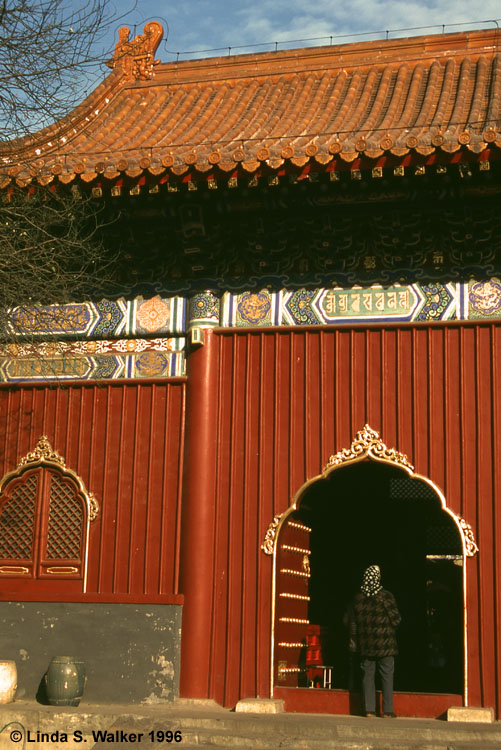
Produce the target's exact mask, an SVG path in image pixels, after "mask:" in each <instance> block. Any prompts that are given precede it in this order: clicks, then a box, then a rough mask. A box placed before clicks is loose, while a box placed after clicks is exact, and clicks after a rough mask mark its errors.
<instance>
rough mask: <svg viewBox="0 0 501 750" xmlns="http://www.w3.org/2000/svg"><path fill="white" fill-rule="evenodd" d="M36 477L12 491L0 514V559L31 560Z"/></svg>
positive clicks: (33, 476) (30, 477) (32, 476)
mask: <svg viewBox="0 0 501 750" xmlns="http://www.w3.org/2000/svg"><path fill="white" fill-rule="evenodd" d="M37 484H38V477H37V476H36V475H35V474H32V475H31V476H29V477H28V478H27V479H26V481H25V482H23V483H22V484H19V485H18V486H17V487H15V489H14V490H13V491H12V494H11V497H10V499H9V500H7V502H6V503H5V505H4V506H3V508H2V512H1V514H0V558H6V559H10V560H31V558H32V555H33V531H34V526H35V504H36V497H37Z"/></svg>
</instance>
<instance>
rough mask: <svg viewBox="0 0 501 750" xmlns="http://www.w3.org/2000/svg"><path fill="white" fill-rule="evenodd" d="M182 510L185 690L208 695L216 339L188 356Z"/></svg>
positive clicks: (207, 333)
mask: <svg viewBox="0 0 501 750" xmlns="http://www.w3.org/2000/svg"><path fill="white" fill-rule="evenodd" d="M187 374H188V383H187V392H186V423H185V424H186V433H185V453H184V471H183V494H182V511H181V559H180V592H181V593H182V594H184V606H183V626H182V636H181V679H180V695H181V697H185V698H208V697H210V696H209V663H210V658H209V657H210V647H211V640H212V639H211V618H212V592H213V588H214V585H213V569H214V519H215V484H216V444H215V440H216V435H215V432H214V427H215V425H216V422H217V340H216V338H215V336H214V335H213V332H212V330H210V329H205V330H204V344H203V345H202V346H199V347H198V348H197V349H194V350H193V351H192V352H191V353H190V354H189V356H188V363H187Z"/></svg>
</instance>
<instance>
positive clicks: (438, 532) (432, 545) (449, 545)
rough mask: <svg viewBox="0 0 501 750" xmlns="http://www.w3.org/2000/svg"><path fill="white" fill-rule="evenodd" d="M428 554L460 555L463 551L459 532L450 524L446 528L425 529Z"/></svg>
mask: <svg viewBox="0 0 501 750" xmlns="http://www.w3.org/2000/svg"><path fill="white" fill-rule="evenodd" d="M426 551H427V552H428V554H438V555H460V554H461V553H462V551H463V547H462V544H461V537H460V534H459V530H458V529H457V527H456V526H455V524H454V523H453V521H451V522H450V524H448V525H447V526H445V525H440V526H428V528H427V529H426Z"/></svg>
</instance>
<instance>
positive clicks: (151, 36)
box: [107, 21, 164, 81]
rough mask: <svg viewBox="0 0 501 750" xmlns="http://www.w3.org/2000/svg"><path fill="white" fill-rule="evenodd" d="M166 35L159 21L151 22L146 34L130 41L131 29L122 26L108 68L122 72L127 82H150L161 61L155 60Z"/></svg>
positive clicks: (147, 25) (146, 27)
mask: <svg viewBox="0 0 501 750" xmlns="http://www.w3.org/2000/svg"><path fill="white" fill-rule="evenodd" d="M163 34H164V30H163V26H162V25H161V24H160V23H158V22H157V21H150V23H147V24H146V26H145V27H144V34H138V35H137V36H136V37H135V38H134V39H133V40H132V41H130V29H129V28H128V27H127V26H122V28H121V29H119V31H118V42H117V45H116V47H115V54H114V55H113V59H112V60H109V61H108V62H107V65H108V67H110V68H113V69H115V68H118V69H121V70H122V73H123V76H124V78H125V80H126V81H148V80H149V79H150V78H153V71H154V68H155V66H156V65H158V64H159V62H160V60H155V52H156V51H157V49H158V45H159V44H160V42H161V40H162V37H163Z"/></svg>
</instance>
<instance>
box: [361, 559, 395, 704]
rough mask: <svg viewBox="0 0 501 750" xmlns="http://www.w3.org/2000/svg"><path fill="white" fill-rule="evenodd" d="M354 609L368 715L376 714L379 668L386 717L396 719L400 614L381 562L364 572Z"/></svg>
mask: <svg viewBox="0 0 501 750" xmlns="http://www.w3.org/2000/svg"><path fill="white" fill-rule="evenodd" d="M351 612H352V615H351V616H352V618H353V623H354V627H355V631H356V642H357V651H358V654H359V656H360V660H361V662H360V664H361V667H362V672H363V691H364V705H365V715H366V716H376V667H377V669H378V672H379V674H380V676H381V687H382V691H383V716H384V717H392V718H393V717H394V716H395V713H394V711H393V672H394V663H395V656H396V655H397V653H398V648H397V639H396V636H395V630H396V628H397V626H398V625H399V624H400V621H401V617H400V612H399V611H398V608H397V604H396V602H395V598H394V596H393V594H391V593H390V592H389V591H386V589H384V588H383V587H382V585H381V571H380V569H379V566H378V565H371V566H370V567H369V568H367V570H366V571H365V573H364V575H363V579H362V586H361V587H360V592H359V593H358V594H357V595H356V596H355V598H354V599H353V602H352V604H351Z"/></svg>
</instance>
